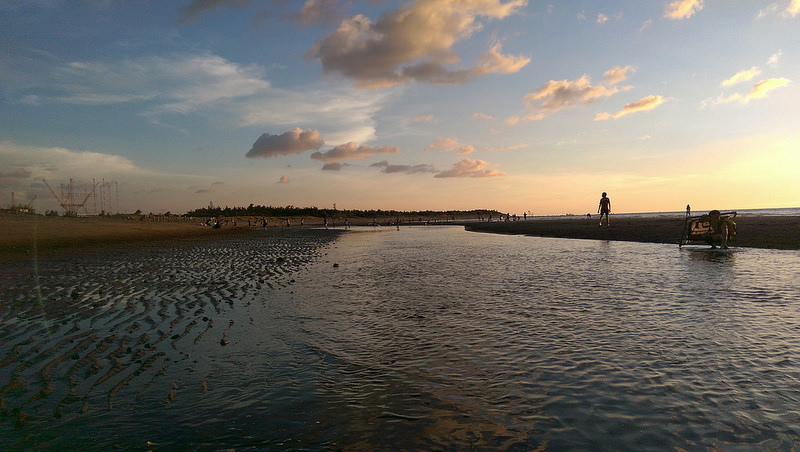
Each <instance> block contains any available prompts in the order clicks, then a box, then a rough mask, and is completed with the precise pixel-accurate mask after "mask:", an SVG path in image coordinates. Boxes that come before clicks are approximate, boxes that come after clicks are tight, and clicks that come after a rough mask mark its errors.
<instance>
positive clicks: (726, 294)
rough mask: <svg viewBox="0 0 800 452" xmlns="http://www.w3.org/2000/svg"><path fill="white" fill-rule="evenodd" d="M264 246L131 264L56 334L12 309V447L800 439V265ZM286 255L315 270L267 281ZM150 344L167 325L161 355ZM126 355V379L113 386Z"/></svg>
mask: <svg viewBox="0 0 800 452" xmlns="http://www.w3.org/2000/svg"><path fill="white" fill-rule="evenodd" d="M258 243H259V242H257V241H255V240H253V241H245V242H242V243H236V245H235V246H229V247H226V248H225V249H229V250H232V251H231V252H224V253H222V256H224V262H226V266H225V271H220V268H219V267H215V266H203V265H193V266H191V271H188V270H186V269H185V268H184V267H186V262H196V260H197V256H198V254H199V255H200V256H204V255H206V256H207V255H220V250H219V249H217V250H216V251H215V254H209V250H207V249H203V247H200V248H196V249H193V248H189V247H184V248H181V249H176V250H170V253H169V255H170V258H169V259H166V258H158V259H156V258H153V259H143V258H142V256H141V253H139V254H137V256H138V258H137V261H136V262H127V261H126V255H125V254H122V255H119V256H118V257H117V261H118V262H117V264H116V267H115V268H117V270H115V272H113V274H114V275H115V278H116V282H115V285H111V286H108V287H106V288H105V292H104V293H103V294H99V293H97V291H98V290H100V289H96V288H95V289H92V287H95V286H93V284H98V283H97V282H96V281H93V280H91V278H90V279H89V280H87V281H84V282H83V283H82V284H83V286H81V287H85V288H84V289H81V290H82V291H91V290H95V291H94V292H93V293H94V294H95V299H89V298H90V297H88V296H86V295H85V294H81V295H80V297H78V301H83V302H84V304H85V305H86V307H85V308H84V309H90V308H91V309H93V310H94V311H93V312H97V313H96V314H92V316H87V315H78V314H69V313H63V312H62V313H61V314H57V315H60V316H61V317H65V318H68V319H69V321H68V322H67V324H65V325H63V326H62V327H61V329H58V328H55V327H51V329H50V333H49V334H51V335H52V339H51V340H45V339H42V338H40V336H42V333H41V332H40V330H39V329H36V328H34V327H33V326H32V325H33V323H34V321H33V320H31V319H30V318H28V317H30V316H28V317H26V315H22V314H24V313H25V312H26V311H24V310H19V311H20V312H19V313H17V315H16V316H15V315H11V314H10V313H9V311H8V309H5V310H4V312H3V318H4V319H5V320H4V323H3V327H4V329H6V331H5V332H4V333H3V336H2V340H3V342H2V343H1V344H0V359H3V358H5V359H3V361H0V397H2V400H3V404H4V407H3V409H4V412H5V416H4V421H3V422H2V423H1V424H0V435H2V436H0V438H5V440H4V442H6V443H7V444H10V445H12V446H19V447H27V446H31V445H32V444H43V445H45V446H48V447H54V448H57V447H73V448H75V447H89V448H107V447H113V446H120V447H155V448H175V447H178V448H247V447H260V448H269V449H295V448H312V449H319V448H332V449H339V448H344V449H367V450H374V449H387V448H396V449H442V448H457V449H463V448H470V447H474V448H491V449H508V448H515V449H526V450H528V449H533V448H536V447H539V446H543V447H544V448H546V449H550V450H562V449H587V450H588V449H591V450H626V449H627V450H647V449H659V450H662V449H675V448H686V449H698V448H704V449H705V448H722V449H726V448H729V447H730V446H734V447H742V448H748V449H756V448H757V449H764V448H768V449H770V448H771V449H787V448H789V447H791V446H795V447H796V446H797V445H799V444H800V408H798V407H800V384H799V383H800V310H799V309H798V302H800V295H799V294H800V278H798V276H800V275H799V274H800V253H798V252H794V251H789V252H787V251H772V250H757V249H740V250H735V251H733V252H730V253H717V252H709V251H708V250H706V249H697V248H695V249H691V248H686V247H685V248H683V249H678V247H677V246H674V245H660V244H640V243H628V242H603V241H590V240H566V239H549V238H536V237H525V236H504V235H491V234H481V233H469V232H465V231H463V229H461V228H459V227H432V228H425V227H416V228H403V229H401V230H400V231H396V230H394V229H391V228H377V229H376V230H374V232H354V233H350V234H346V235H344V236H342V237H340V238H339V239H338V240H336V241H335V242H332V243H333V244H332V245H331V244H330V243H331V242H328V241H323V242H314V243H313V244H310V245H313V246H316V247H320V246H321V247H322V248H314V249H318V250H322V251H321V252H319V253H316V254H315V253H314V252H313V251H312V248H307V249H306V248H302V249H296V248H297V246H296V245H286V246H285V247H284V248H281V251H280V252H278V251H276V249H275V248H272V247H265V246H264V245H262V246H257V245H256V244H258ZM208 246H216V247H219V245H218V244H217V245H212V244H209V245H208ZM156 254H157V255H160V253H156ZM284 254H285V255H287V256H289V255H291V256H296V257H294V258H292V259H293V260H292V262H295V264H294V265H292V266H289V265H286V264H285V261H281V262H280V265H277V266H278V268H282V270H281V271H280V272H278V273H276V272H273V273H275V274H274V275H265V274H264V273H265V272H267V271H270V269H271V268H273V267H274V266H275V265H276V264H278V262H277V259H278V256H282V255H284ZM242 255H244V256H245V257H246V259H242V258H241V256H242ZM303 256H305V257H303ZM309 256H310V257H309ZM285 259H286V260H287V261H288V259H289V258H288V257H287V258H285ZM242 261H244V263H242ZM264 261H267V263H264ZM255 262H261V264H258V265H256V266H255V267H254V266H253V265H252V264H253V263H255ZM269 262H271V263H272V265H271V264H269ZM64 271H66V270H64ZM98 271H99V268H98ZM62 273H63V272H62ZM100 273H102V272H100ZM102 274H104V275H105V274H106V273H102ZM259 280H260V282H259ZM61 281H62V282H65V283H66V282H69V278H64V277H62V279H61ZM146 281H150V282H146ZM152 281H157V283H153V282H152ZM106 284H108V283H106ZM43 285H44V287H45V288H46V292H47V293H52V292H53V291H54V290H56V289H53V288H51V287H50V286H49V285H48V284H47V281H45V284H43ZM104 287H105V286H104ZM87 289H88V290H87ZM6 290H8V289H6ZM74 290H75V289H73V288H72V286H69V287H68V285H67V284H65V286H64V287H63V288H61V289H60V292H58V290H56V293H62V294H70V293H71V291H74ZM109 291H111V292H113V293H114V294H115V295H113V296H112V295H110V294H109V293H108V292H109ZM14 293H15V294H16V293H18V292H14ZM19 296H22V295H19ZM46 298H47V297H46ZM50 298H52V297H50ZM84 299H86V300H84ZM148 303H149V304H148ZM148 306H149V308H148ZM178 311H180V312H178ZM54 312H57V311H54ZM157 312H158V313H160V315H156V313H157ZM70 316H75V318H74V319H73V317H70ZM148 317H149V318H150V319H152V321H153V322H155V324H156V325H157V326H152V325H150V324H149V323H150V322H149V321H147V320H146V319H147V318H148ZM203 317H209V318H210V319H209V320H213V321H214V323H213V326H212V327H208V326H207V324H208V323H209V322H208V321H206V322H205V323H203V321H202V318H203ZM115 319H116V320H115ZM123 319H124V320H123ZM49 321H50V322H51V325H60V322H59V321H58V319H53V318H50V319H49ZM192 321H195V324H194V325H192V326H191V327H190V326H189V325H190V324H191V322H192ZM73 323H75V325H74V326H73ZM133 323H136V324H137V325H138V326H137V327H136V328H134V330H133V332H130V328H132V327H131V325H132V324H133ZM25 328H27V329H30V330H32V331H34V334H33V336H35V337H36V338H38V339H35V340H27V341H26V340H25V339H24V338H25V337H26V334H24V333H23V332H22V331H26V330H25ZM68 328H69V329H68ZM106 329H108V330H113V333H114V334H116V335H117V338H119V337H123V336H127V337H130V340H128V341H127V342H125V344H126V347H130V348H131V350H127V349H124V350H122V351H121V352H120V354H118V355H117V356H112V351H111V350H112V349H114V348H115V347H118V344H117V342H119V339H115V341H117V342H114V343H113V344H114V345H113V347H107V348H103V347H102V341H101V339H100V338H103V337H107V332H106V331H105V330H106ZM12 330H13V332H12ZM88 331H91V334H89V333H87V332H88ZM142 331H153V332H151V333H150V338H148V339H146V340H144V341H142V340H140V337H141V336H140V335H141V333H142ZM155 331H159V332H164V333H166V335H165V336H164V337H165V339H163V340H162V341H159V342H156V340H155V339H154V338H155V337H156V336H157V334H155V333H154V332H155ZM203 331H207V333H204V334H200V333H202V332H203ZM83 333H87V334H88V336H86V337H92V335H95V336H97V337H98V339H93V340H88V339H87V340H86V342H85V345H84V348H86V349H87V350H86V351H84V349H82V348H80V347H77V348H76V345H75V344H79V343H80V342H81V341H83V340H84V339H85V338H84V337H83V336H80V335H81V334H83ZM175 335H177V336H178V337H177V338H175ZM27 336H31V334H27ZM59 337H61V338H69V339H70V340H71V341H72V342H71V346H69V347H67V346H66V345H64V344H59V340H58V338H59ZM222 339H227V340H229V342H228V343H227V344H226V345H224V346H223V345H221V344H220V341H221V340H222ZM62 342H63V339H62ZM34 344H41V345H40V347H39V348H38V349H36V350H31V349H32V348H33V347H34V346H35V345H34ZM141 344H144V345H147V344H152V345H150V347H148V348H143V347H144V345H141ZM123 348H124V347H123ZM53 349H57V350H60V351H59V352H49V353H48V350H53ZM73 349H75V351H73ZM140 349H141V350H144V352H143V353H140V354H139V355H138V358H137V359H138V361H139V362H136V359H133V358H136V352H137V350H140ZM62 350H63V351H62ZM89 350H98V351H97V352H96V353H95V354H94V357H93V358H92V359H94V360H95V363H96V365H97V366H99V367H100V370H99V371H97V372H95V373H91V366H90V363H91V360H84V359H83V358H84V357H85V356H87V355H89V353H90V352H89ZM15 351H16V352H17V355H18V356H17V357H16V358H13V359H9V357H13V355H14V352H15ZM125 352H127V353H128V354H129V355H130V354H133V356H130V357H127V358H126V357H125V356H129V355H125ZM64 354H66V357H64V358H61V360H58V357H60V356H62V355H64ZM73 358H74V359H73ZM114 360H117V361H118V362H123V363H124V364H125V366H124V368H123V370H120V371H118V372H116V373H113V374H112V375H111V376H109V377H108V378H107V379H106V380H105V381H103V382H100V383H98V380H99V379H100V378H101V377H100V375H106V374H108V370H107V368H113V362H114ZM84 361H85V363H84ZM36 362H40V363H39V364H37V363H36ZM81 363H84V364H83V365H81ZM48 364H51V365H50V366H48ZM70 369H73V370H72V371H70ZM137 372H138V373H137ZM89 374H91V376H89ZM14 375H17V376H18V377H19V378H17V381H22V382H25V384H23V385H22V386H23V388H20V387H19V386H15V385H13V384H12V383H13V382H14V381H15V380H14V378H13V376H14ZM126 379H127V381H126ZM47 383H50V386H51V388H50V390H49V391H50V392H49V393H48V394H42V388H44V387H46V386H47ZM3 385H5V386H3ZM114 388H117V389H116V392H112V391H114ZM69 394H73V398H75V399H78V400H79V402H72V399H70V398H69V397H68V395H69ZM37 395H38V396H37ZM56 395H58V396H56ZM64 400H66V402H64ZM59 406H60V408H61V410H60V412H59V416H58V417H56V416H53V415H52V414H53V413H55V410H56V409H57V408H58V407H59ZM20 413H24V415H23V414H20ZM20 418H22V419H20ZM44 427H47V430H44ZM28 435H32V437H28Z"/></svg>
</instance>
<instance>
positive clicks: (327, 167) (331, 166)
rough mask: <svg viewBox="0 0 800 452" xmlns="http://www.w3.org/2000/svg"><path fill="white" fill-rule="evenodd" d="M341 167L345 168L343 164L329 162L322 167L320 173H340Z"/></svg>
mask: <svg viewBox="0 0 800 452" xmlns="http://www.w3.org/2000/svg"><path fill="white" fill-rule="evenodd" d="M343 166H345V165H344V164H343V163H339V162H329V163H326V164H324V165H322V171H340V170H341V169H342V167H343Z"/></svg>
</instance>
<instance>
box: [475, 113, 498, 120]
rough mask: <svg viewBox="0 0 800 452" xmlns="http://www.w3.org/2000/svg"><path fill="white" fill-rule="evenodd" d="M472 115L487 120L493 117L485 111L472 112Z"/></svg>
mask: <svg viewBox="0 0 800 452" xmlns="http://www.w3.org/2000/svg"><path fill="white" fill-rule="evenodd" d="M472 117H473V118H475V119H485V120H487V121H492V120H493V119H494V118H493V117H492V116H490V115H487V114H485V113H473V114H472Z"/></svg>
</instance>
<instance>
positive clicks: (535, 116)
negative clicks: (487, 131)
mask: <svg viewBox="0 0 800 452" xmlns="http://www.w3.org/2000/svg"><path fill="white" fill-rule="evenodd" d="M544 116H545V115H544V113H531V114H528V115H524V116H516V115H515V116H512V117H510V118H508V119H506V120H505V123H506V124H508V125H509V126H515V125H517V124H519V123H520V122H522V121H541V120H542V119H544Z"/></svg>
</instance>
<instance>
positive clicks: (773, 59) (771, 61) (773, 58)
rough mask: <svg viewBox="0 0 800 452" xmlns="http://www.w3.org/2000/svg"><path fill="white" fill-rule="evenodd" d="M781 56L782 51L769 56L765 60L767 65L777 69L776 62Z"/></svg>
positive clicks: (799, 0)
mask: <svg viewBox="0 0 800 452" xmlns="http://www.w3.org/2000/svg"><path fill="white" fill-rule="evenodd" d="M798 2H800V0H798ZM781 56H783V50H778V51H777V52H775V53H773V54H772V55H770V56H769V59H767V64H768V65H770V66H772V67H778V61H780V59H781Z"/></svg>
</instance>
